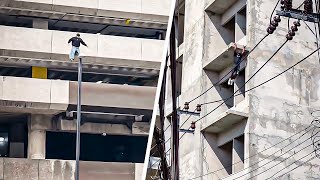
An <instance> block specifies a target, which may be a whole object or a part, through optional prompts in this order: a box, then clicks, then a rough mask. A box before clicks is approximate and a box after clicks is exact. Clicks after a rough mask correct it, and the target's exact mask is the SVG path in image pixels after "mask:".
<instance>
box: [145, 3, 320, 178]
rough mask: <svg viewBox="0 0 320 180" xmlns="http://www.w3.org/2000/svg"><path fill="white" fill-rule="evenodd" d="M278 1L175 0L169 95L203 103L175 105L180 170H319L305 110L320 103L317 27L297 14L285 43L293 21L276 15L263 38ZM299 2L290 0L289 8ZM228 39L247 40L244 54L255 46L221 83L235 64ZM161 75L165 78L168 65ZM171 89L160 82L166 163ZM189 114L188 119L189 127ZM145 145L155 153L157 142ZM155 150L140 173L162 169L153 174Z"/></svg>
mask: <svg viewBox="0 0 320 180" xmlns="http://www.w3.org/2000/svg"><path fill="white" fill-rule="evenodd" d="M277 2H280V1H278V0H228V1H226V0H180V1H179V18H176V19H177V21H178V22H177V23H176V24H177V25H178V38H177V42H178V48H177V51H178V52H177V54H178V58H177V61H178V62H179V63H180V65H178V70H177V72H178V77H177V82H178V84H177V91H178V92H176V93H177V94H178V98H177V101H178V105H179V107H180V110H183V109H184V103H185V102H188V104H189V109H188V110H189V111H190V112H194V110H195V109H196V107H197V105H198V104H200V105H201V112H200V114H199V116H197V114H194V115H191V116H190V115H187V114H185V113H182V114H180V117H179V123H180V131H181V132H180V141H179V142H180V144H179V166H180V167H179V170H180V172H179V174H180V176H179V177H180V179H182V180H187V179H199V180H200V179H202V180H214V179H268V178H269V179H274V178H277V177H279V179H320V174H319V167H320V160H319V159H318V158H316V157H315V153H314V148H315V147H313V146H312V141H311V139H310V137H312V136H313V137H315V133H312V131H313V128H314V127H313V125H311V126H310V124H311V122H312V120H313V118H314V117H312V116H311V113H312V112H314V111H315V110H319V106H320V99H319V92H320V86H319V83H320V81H319V75H320V71H319V67H320V65H319V57H318V54H317V53H318V52H316V51H315V50H317V38H316V34H317V35H318V36H319V34H318V33H319V32H317V31H318V28H319V27H318V24H314V23H309V22H304V21H300V23H301V26H299V27H298V31H297V32H296V35H295V36H294V37H293V40H291V41H288V42H287V43H285V42H286V40H287V39H286V34H287V33H288V28H291V26H294V25H293V22H294V21H297V20H296V19H293V18H292V19H290V20H288V18H286V17H281V22H279V26H278V27H277V28H276V30H275V31H274V33H273V34H270V35H269V36H267V37H265V36H266V35H267V34H268V33H267V31H266V29H267V28H268V26H269V24H270V18H273V17H274V16H276V12H274V14H273V15H271V13H272V10H273V8H274V7H275V6H276V4H277ZM303 2H304V1H303V0H294V1H293V8H298V7H299V5H300V4H302V3H303ZM280 6H281V4H280V3H279V4H278V6H277V8H276V9H277V10H280ZM301 7H302V9H303V6H301ZM314 9H316V8H314ZM271 20H273V19H271ZM308 26H309V27H308ZM309 28H310V29H311V30H310V29H309ZM289 30H290V29H289ZM311 31H313V32H311ZM264 37H265V38H264ZM263 38H264V39H263ZM262 39H263V40H262ZM261 40H262V42H261V43H260V41H261ZM233 43H236V44H237V45H238V47H240V48H242V47H244V46H246V51H247V53H248V51H251V50H253V48H255V46H256V45H257V47H256V48H255V49H254V50H253V51H252V52H251V54H250V55H249V56H248V57H247V58H246V59H245V60H244V61H242V63H241V66H240V73H239V74H238V76H237V78H236V79H235V82H234V84H233V85H228V79H229V78H230V76H231V73H229V72H230V71H231V70H232V69H233V68H234V67H235V65H234V59H235V56H234V52H235V51H234V48H233V47H232V44H233ZM283 43H285V44H284V45H283ZM282 45H283V47H282V48H281V49H280V50H279V52H278V53H276V52H277V50H278V49H279V48H280V47H281V46H282ZM312 52H315V53H314V54H313V55H311V56H310V57H308V58H307V59H306V60H304V61H303V62H301V63H300V64H298V65H296V66H294V67H293V68H291V69H289V70H287V69H288V68H289V67H291V66H292V65H294V64H295V63H297V62H299V61H300V60H302V59H303V58H304V57H307V56H308V55H309V54H310V53H312ZM274 53H276V55H275V56H274V57H273V58H272V59H271V60H270V61H268V59H269V58H271V57H272V55H273V54H274ZM169 68H170V67H169ZM260 68H261V69H260ZM285 70H287V71H286V72H284V71H285ZM258 71H259V72H258ZM256 72H258V73H256ZM282 72H284V73H283V74H281V75H280V76H277V75H278V74H280V73H282ZM275 76H277V77H276V78H275V79H272V80H270V81H268V82H267V83H265V84H262V85H261V86H260V84H261V83H264V82H266V81H267V80H269V79H271V78H272V77H275ZM167 77H168V82H167V84H170V83H169V82H170V73H168V74H167ZM251 77H253V78H251ZM217 82H218V83H217ZM244 85H245V86H244ZM170 89H171V87H170V85H167V89H166V90H167V97H166V103H165V105H166V108H165V110H166V114H165V116H166V117H167V119H166V122H165V127H164V130H165V137H164V141H165V142H166V157H167V161H168V164H169V166H170V162H171V160H170V154H171V152H170V147H171V144H172V139H171V127H169V126H170V124H171V123H170V122H171V120H170V118H171V113H172V107H171V106H172V98H171V90H170ZM238 90H239V91H238ZM234 93H236V96H232V95H233V94H234ZM184 110H186V109H184ZM195 111H196V110H195ZM180 112H181V111H180ZM192 122H196V123H195V125H196V127H195V130H194V131H193V133H192V130H191V128H190V127H191V123H192ZM188 129H189V131H188V133H184V132H185V130H188ZM190 130H191V131H190ZM317 131H319V129H317ZM154 142H155V143H154V146H156V140H155V141H154ZM318 148H319V144H318ZM151 154H154V156H158V157H159V156H160V155H159V153H158V152H157V148H154V149H153V150H152V152H151ZM158 157H151V159H150V171H149V174H148V178H150V177H155V176H157V177H159V176H160V175H159V174H161V172H158V173H157V169H159V167H160V166H159V162H160V160H159V158H158ZM151 165H153V166H152V167H151ZM151 169H152V170H151Z"/></svg>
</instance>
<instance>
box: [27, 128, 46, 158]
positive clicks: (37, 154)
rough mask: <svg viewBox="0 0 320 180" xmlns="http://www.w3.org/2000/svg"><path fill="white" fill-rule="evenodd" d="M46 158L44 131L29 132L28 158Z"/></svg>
mask: <svg viewBox="0 0 320 180" xmlns="http://www.w3.org/2000/svg"><path fill="white" fill-rule="evenodd" d="M45 157H46V131H45V130H29V135H28V158H29V159H45Z"/></svg>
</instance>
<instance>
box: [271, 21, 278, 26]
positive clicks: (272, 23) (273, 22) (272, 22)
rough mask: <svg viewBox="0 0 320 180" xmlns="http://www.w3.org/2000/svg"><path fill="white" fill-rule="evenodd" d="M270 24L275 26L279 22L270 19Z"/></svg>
mask: <svg viewBox="0 0 320 180" xmlns="http://www.w3.org/2000/svg"><path fill="white" fill-rule="evenodd" d="M271 25H272V26H275V27H278V26H279V23H278V22H276V21H271Z"/></svg>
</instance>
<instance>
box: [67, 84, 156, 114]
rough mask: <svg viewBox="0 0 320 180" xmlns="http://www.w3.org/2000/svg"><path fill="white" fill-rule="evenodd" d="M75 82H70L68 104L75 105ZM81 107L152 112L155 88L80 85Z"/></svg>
mask: <svg viewBox="0 0 320 180" xmlns="http://www.w3.org/2000/svg"><path fill="white" fill-rule="evenodd" d="M77 86H78V85H77V82H70V100H69V103H70V104H74V105H76V104H77V91H76V90H77ZM82 93H83V94H82V105H86V106H100V107H113V108H129V109H145V110H152V109H153V104H154V97H155V93H156V88H155V87H144V86H129V85H115V84H96V83H82Z"/></svg>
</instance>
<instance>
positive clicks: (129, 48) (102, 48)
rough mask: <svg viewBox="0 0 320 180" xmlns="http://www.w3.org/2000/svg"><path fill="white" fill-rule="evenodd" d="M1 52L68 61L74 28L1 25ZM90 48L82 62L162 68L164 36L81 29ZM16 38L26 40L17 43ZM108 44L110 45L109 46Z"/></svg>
mask: <svg viewBox="0 0 320 180" xmlns="http://www.w3.org/2000/svg"><path fill="white" fill-rule="evenodd" d="M0 30H1V32H2V33H1V34H0V39H1V40H2V41H4V42H10V43H3V44H1V45H0V49H1V50H2V51H1V53H0V55H2V56H11V57H23V58H36V59H45V60H54V61H68V55H69V53H70V49H71V46H70V45H69V44H68V43H67V42H68V40H69V39H70V38H71V37H74V36H75V33H74V32H61V31H53V30H43V29H35V28H23V27H10V26H0ZM81 37H82V39H83V40H84V41H85V42H86V44H88V46H89V47H90V48H86V47H81V54H82V55H85V56H86V58H84V59H83V63H91V64H99V65H114V66H122V67H135V68H149V69H159V68H160V61H161V52H162V49H163V43H164V42H163V41H162V40H153V39H143V38H131V37H120V36H110V35H97V34H88V33H81ZM17 39H19V40H20V41H24V42H25V43H17ZM107 47H108V48H107Z"/></svg>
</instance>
